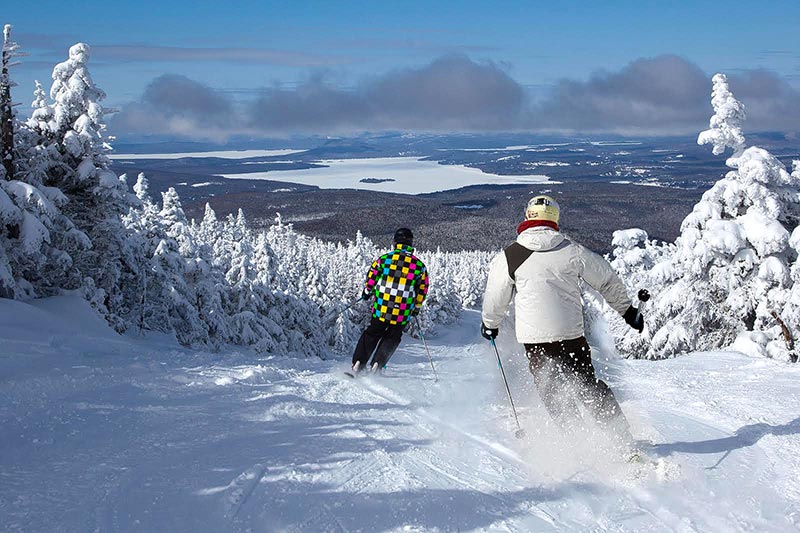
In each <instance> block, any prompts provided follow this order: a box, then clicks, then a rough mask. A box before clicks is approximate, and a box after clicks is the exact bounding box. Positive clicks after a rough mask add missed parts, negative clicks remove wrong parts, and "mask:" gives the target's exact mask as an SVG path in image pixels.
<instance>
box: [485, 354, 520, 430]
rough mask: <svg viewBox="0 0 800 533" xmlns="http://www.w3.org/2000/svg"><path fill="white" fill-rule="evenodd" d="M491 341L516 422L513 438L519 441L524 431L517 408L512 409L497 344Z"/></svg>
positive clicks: (511, 399)
mask: <svg viewBox="0 0 800 533" xmlns="http://www.w3.org/2000/svg"><path fill="white" fill-rule="evenodd" d="M489 340H490V341H492V348H494V353H495V355H497V367H498V368H499V369H500V374H501V375H502V376H503V383H504V384H505V386H506V394H508V401H509V402H510V403H511V411H512V412H513V413H514V420H515V421H516V422H517V431H516V432H514V436H515V437H517V438H518V439H521V438H522V437H524V436H525V430H524V429H522V426H520V425H519V417H518V416H517V408H516V407H514V399H513V398H512V397H511V389H510V388H509V387H508V380H507V379H506V373H505V371H504V370H503V363H502V361H500V352H498V351H497V344H495V342H494V339H489Z"/></svg>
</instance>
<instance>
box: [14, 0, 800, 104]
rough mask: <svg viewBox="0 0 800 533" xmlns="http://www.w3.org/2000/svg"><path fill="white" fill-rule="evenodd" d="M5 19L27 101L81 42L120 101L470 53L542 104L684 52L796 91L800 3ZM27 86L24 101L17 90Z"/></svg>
mask: <svg viewBox="0 0 800 533" xmlns="http://www.w3.org/2000/svg"><path fill="white" fill-rule="evenodd" d="M4 4H5V5H4V8H3V11H2V16H3V20H2V22H5V23H11V24H13V25H14V31H15V36H16V40H17V41H18V42H19V44H20V45H22V46H23V48H24V49H26V50H27V51H28V52H29V53H30V54H31V55H30V56H29V57H28V58H26V59H25V64H24V65H23V66H21V67H19V68H17V69H16V72H15V74H14V76H15V79H16V80H17V81H18V83H19V84H20V87H19V88H17V97H16V98H17V99H18V100H22V101H25V102H27V101H28V100H29V97H28V95H27V94H25V93H30V92H32V83H33V79H34V78H37V79H41V80H42V81H47V80H49V75H50V72H51V69H52V64H53V63H55V62H57V61H61V60H63V59H64V58H65V57H66V52H67V48H68V46H69V45H70V44H71V43H74V42H77V41H83V42H86V43H88V44H90V45H91V46H92V48H93V54H92V65H91V66H92V74H93V76H94V78H95V81H96V82H97V83H98V85H100V86H101V87H102V88H103V89H104V90H105V91H106V92H107V93H108V95H109V96H108V103H109V104H111V105H115V106H121V105H124V104H125V103H126V102H130V101H134V100H136V99H138V98H139V97H140V95H142V93H143V91H144V90H145V88H146V87H147V86H148V84H150V83H151V82H152V81H153V80H154V79H156V78H158V77H159V76H162V75H164V74H170V75H173V74H174V75H181V76H185V77H187V78H189V79H191V80H195V81H197V82H199V83H202V84H204V85H205V86H207V87H209V88H212V89H214V90H217V91H220V93H221V94H225V95H227V96H229V97H230V98H233V99H234V100H246V99H247V98H249V97H251V96H252V95H254V94H258V93H259V91H260V90H261V88H263V87H276V86H280V87H284V88H291V87H295V86H297V85H298V84H302V83H304V82H306V81H307V80H308V79H309V78H310V77H312V76H315V75H320V73H323V74H324V78H325V80H326V83H328V84H330V85H332V86H335V87H340V88H344V89H346V88H348V87H358V86H359V85H360V84H363V83H364V80H369V79H374V78H375V77H379V76H382V75H384V74H386V73H388V72H392V71H397V70H398V69H410V68H411V69H413V68H420V67H423V66H424V65H428V64H430V63H431V62H433V61H435V60H436V59H437V58H441V57H443V56H449V55H453V54H460V55H463V56H465V57H468V58H469V59H470V60H471V61H474V62H476V63H483V62H487V61H491V62H493V63H494V64H495V65H497V66H498V67H499V68H501V69H502V70H503V71H504V72H506V73H507V74H508V75H509V76H510V77H511V78H513V80H515V81H516V82H517V83H518V84H519V85H520V86H521V87H523V88H524V90H525V91H526V94H527V95H529V96H531V97H532V98H534V99H536V98H541V97H544V96H546V95H547V94H548V92H549V91H550V90H552V88H553V87H554V86H555V85H557V84H558V83H559V81H561V80H575V81H586V80H588V79H589V78H590V77H591V76H592V74H593V73H597V72H598V71H606V72H616V71H619V70H620V69H623V68H625V66H626V65H628V64H630V63H631V62H632V61H635V60H637V59H639V58H652V57H657V56H660V55H664V54H671V55H677V56H680V57H681V58H683V59H685V60H687V61H688V62H690V63H691V64H693V65H696V66H697V67H699V68H700V69H701V70H702V71H703V72H705V73H706V74H709V75H710V74H713V73H714V72H717V71H723V72H727V73H732V74H736V73H739V72H745V71H749V70H752V69H766V70H768V71H770V72H771V73H772V74H774V75H775V76H776V77H777V78H778V79H780V80H782V81H783V82H785V83H787V84H789V85H790V86H791V87H794V88H798V87H800V39H798V37H797V26H798V22H800V2H798V1H796V0H794V1H773V2H762V3H759V4H756V3H755V2H752V1H750V2H743V1H729V2H725V3H722V2H710V1H697V2H652V1H651V2H647V1H642V0H640V1H627V0H622V1H607V2H597V1H594V2H589V1H586V2H578V1H565V2H507V1H494V2H491V3H489V2H486V1H472V0H465V1H460V2H420V1H409V0H405V1H402V2H399V1H371V2H347V1H341V2H333V1H330V2H299V1H298V2H288V1H284V2H268V1H266V2H252V1H239V2H220V1H213V2H208V1H197V0H194V1H184V0H171V1H161V2H154V1H150V0H140V1H137V2H107V1H104V2H96V1H84V2H66V1H61V2H52V1H48V0H45V1H39V2H36V3H35V7H34V6H32V5H31V3H30V2H27V1H20V0H10V5H8V4H9V0H6V2H5V3H4ZM20 92H22V93H23V94H20Z"/></svg>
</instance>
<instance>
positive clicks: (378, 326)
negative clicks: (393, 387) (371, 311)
mask: <svg viewBox="0 0 800 533" xmlns="http://www.w3.org/2000/svg"><path fill="white" fill-rule="evenodd" d="M404 327H405V324H390V323H389V322H384V321H383V320H381V319H379V318H376V317H372V320H371V321H370V323H369V326H367V329H365V330H364V333H362V334H361V338H360V339H358V344H356V349H355V352H353V364H354V365H355V364H356V361H361V366H360V368H368V367H370V366H372V365H373V364H375V363H378V367H379V368H383V367H385V366H386V363H388V362H389V359H390V358H391V357H392V354H394V351H395V350H397V347H398V346H400V338H401V337H402V336H403V328H404ZM376 348H377V349H376ZM373 352H374V355H373ZM370 356H372V362H371V363H370V364H369V365H367V361H368V360H369V358H370Z"/></svg>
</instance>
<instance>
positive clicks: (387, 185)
mask: <svg viewBox="0 0 800 533" xmlns="http://www.w3.org/2000/svg"><path fill="white" fill-rule="evenodd" d="M315 163H317V164H321V165H325V167H324V168H309V169H301V170H280V171H269V172H250V173H245V174H222V176H223V177H225V178H228V179H249V180H252V179H264V180H272V181H283V182H288V183H301V184H303V185H316V186H317V187H320V188H322V189H366V190H371V191H382V192H393V193H402V194H425V193H431V192H436V191H445V190H450V189H459V188H461V187H467V186H470V185H485V184H490V185H510V184H525V183H544V182H547V181H549V178H548V177H547V176H545V175H542V174H530V175H519V176H501V175H498V174H488V173H486V172H483V171H481V170H480V169H477V168H470V167H466V166H464V165H440V164H439V163H437V162H436V161H424V160H420V159H418V158H416V157H378V158H369V159H331V160H323V161H315ZM365 178H373V179H374V180H393V181H383V182H380V183H370V182H366V183H365V182H363V181H361V180H363V179H365ZM370 181H373V180H370Z"/></svg>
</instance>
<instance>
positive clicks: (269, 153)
mask: <svg viewBox="0 0 800 533" xmlns="http://www.w3.org/2000/svg"><path fill="white" fill-rule="evenodd" d="M303 152H305V150H294V149H291V148H286V149H281V150H223V151H218V152H182V153H167V154H111V155H110V157H111V159H124V160H134V159H183V158H185V157H217V158H220V159H248V158H250V157H275V156H279V155H290V154H301V153H303ZM281 163H284V161H281Z"/></svg>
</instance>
